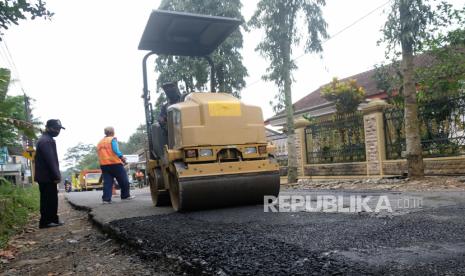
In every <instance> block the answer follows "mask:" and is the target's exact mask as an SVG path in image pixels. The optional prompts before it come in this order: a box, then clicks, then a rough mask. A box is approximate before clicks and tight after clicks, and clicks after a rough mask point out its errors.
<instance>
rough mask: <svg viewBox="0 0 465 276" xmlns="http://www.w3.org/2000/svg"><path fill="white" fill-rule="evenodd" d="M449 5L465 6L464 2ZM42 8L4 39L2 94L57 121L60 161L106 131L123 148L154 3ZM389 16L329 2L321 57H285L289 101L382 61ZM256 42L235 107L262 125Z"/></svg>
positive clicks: (369, 3)
mask: <svg viewBox="0 0 465 276" xmlns="http://www.w3.org/2000/svg"><path fill="white" fill-rule="evenodd" d="M450 2H452V3H454V4H456V5H461V6H463V5H464V4H465V0H453V1H450ZM46 3H47V6H48V8H49V10H51V11H52V12H54V13H55V15H54V16H53V18H52V19H51V20H43V19H36V20H32V21H21V22H20V24H19V25H14V26H11V27H10V29H8V30H6V31H5V32H4V36H3V39H4V41H3V42H0V66H2V67H7V68H11V67H12V66H13V64H14V65H15V68H14V70H13V78H14V79H19V80H20V81H16V82H14V84H13V85H11V87H10V92H9V95H18V94H22V92H21V91H22V89H24V91H25V92H26V94H27V95H28V96H29V97H32V98H33V99H34V100H35V101H34V102H33V103H32V106H33V114H34V116H35V117H37V118H39V119H40V120H41V121H42V122H44V123H45V121H46V120H48V119H51V118H58V119H60V120H61V122H62V124H63V125H64V126H65V127H66V130H63V131H62V132H61V134H60V136H58V137H57V138H56V140H57V147H58V154H59V157H60V159H62V158H63V157H64V155H65V153H66V150H67V149H68V148H70V147H73V146H75V145H77V144H78V143H79V142H82V143H85V144H97V143H98V141H99V140H100V139H101V138H102V137H103V136H104V135H103V129H104V127H106V126H113V127H115V130H116V136H117V137H118V140H120V141H127V140H128V138H129V136H130V135H131V134H132V133H134V132H135V130H136V128H137V127H138V126H139V125H140V124H142V123H144V122H145V117H144V108H143V102H142V98H141V95H142V57H143V56H144V55H145V54H146V52H144V51H139V50H137V46H138V43H139V40H140V37H141V35H142V32H143V30H144V27H145V24H146V22H147V20H148V17H149V14H150V12H151V10H153V9H156V8H157V7H158V6H159V4H160V1H154V0H137V1H123V0H98V1H96V0H66V1H64V0H47V1H46ZM242 3H243V8H242V13H243V15H244V17H245V19H246V20H248V19H250V17H251V16H252V14H253V13H254V12H255V10H256V5H257V3H258V0H247V1H242ZM385 4H386V5H385ZM383 5H384V6H383ZM378 7H381V8H380V9H377V10H376V11H375V12H373V13H371V14H369V13H370V12H371V11H373V10H375V9H376V8H378ZM388 7H389V3H388V1H386V0H350V1H348V0H344V1H343V0H328V1H327V5H326V7H324V9H323V13H324V14H323V15H324V17H325V19H326V21H327V23H328V33H329V34H330V35H331V36H333V35H334V34H337V35H335V36H333V37H332V38H331V39H330V40H328V41H327V42H325V43H324V44H323V49H324V52H323V53H322V54H321V55H320V54H306V55H302V54H304V51H303V47H296V48H295V49H294V50H293V57H294V58H296V57H299V58H298V59H296V63H297V66H298V69H297V70H295V71H294V72H293V77H294V80H295V82H294V83H293V85H292V98H293V102H296V101H297V100H299V99H300V98H302V97H304V96H305V95H307V94H308V93H310V92H312V91H313V90H315V89H316V88H318V87H319V86H321V85H324V84H326V83H328V82H329V81H330V80H331V79H332V78H333V77H338V78H344V77H348V76H351V75H354V74H357V73H360V72H363V71H366V70H369V69H371V68H373V66H374V65H375V64H379V63H381V62H383V61H384V60H385V58H384V47H382V46H377V43H376V42H377V41H378V40H379V39H380V38H381V33H380V29H381V28H382V27H383V24H384V22H385V20H386V14H385V13H384V12H383V10H385V9H387V8H388ZM368 14H369V15H368ZM354 22H357V23H356V24H353V23H354ZM302 31H305V29H304V28H302ZM263 37H264V33H263V32H262V31H260V30H252V31H251V32H248V33H247V32H246V33H244V48H243V50H242V55H243V62H244V65H245V67H246V68H247V69H248V73H249V77H247V79H246V82H247V87H246V88H245V89H244V90H242V100H243V101H244V102H246V103H248V104H254V105H258V106H260V107H261V108H262V110H263V116H264V119H266V118H269V117H271V116H273V110H272V106H271V105H270V104H269V102H270V100H271V99H272V98H273V95H274V94H275V93H277V88H276V86H275V85H274V84H273V83H270V82H264V81H262V80H261V76H262V75H263V74H265V72H266V68H267V67H268V64H269V63H268V61H267V60H265V59H264V58H263V57H261V56H260V54H259V53H258V52H256V51H255V47H256V46H257V45H258V43H259V42H260V41H261V40H262V39H263ZM149 64H150V62H149ZM152 64H153V63H152ZM151 68H152V69H150V66H149V89H150V90H151V91H152V98H156V97H157V95H156V94H155V93H154V92H155V84H156V74H155V73H153V72H152V71H153V66H152V67H151ZM21 88H22V89H21ZM125 154H130V153H125Z"/></svg>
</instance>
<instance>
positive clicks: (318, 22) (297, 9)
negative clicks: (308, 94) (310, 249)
mask: <svg viewBox="0 0 465 276" xmlns="http://www.w3.org/2000/svg"><path fill="white" fill-rule="evenodd" d="M325 4H326V2H325V1H324V0H307V1H304V0H261V1H259V3H258V5H257V10H256V12H255V13H254V15H253V16H252V19H251V20H250V22H249V24H250V26H252V27H254V28H261V29H264V30H265V31H266V34H265V38H264V40H263V41H262V42H260V44H259V45H258V46H257V50H259V51H260V53H261V54H262V55H263V56H264V57H266V58H267V59H268V60H269V61H270V66H269V67H268V68H267V74H266V75H265V76H264V77H263V78H264V79H265V80H268V81H274V83H275V84H276V85H277V86H278V88H279V93H278V95H277V99H278V101H279V103H278V108H279V109H282V108H283V107H284V109H285V112H286V119H287V124H286V125H287V135H288V138H287V139H288V140H287V146H288V181H289V182H290V183H292V182H296V181H297V159H296V145H295V131H294V118H293V114H294V110H293V107H292V93H291V85H292V81H293V80H292V74H291V72H292V70H295V69H296V68H297V66H296V64H295V63H294V61H293V60H292V59H291V55H292V46H293V45H296V44H299V42H300V38H301V34H300V33H299V32H298V30H300V29H301V25H300V24H298V23H297V20H298V18H299V15H300V14H303V16H302V18H303V19H304V20H305V23H306V34H307V41H306V44H305V51H306V52H321V51H322V50H323V49H322V40H323V39H325V38H327V37H328V34H327V32H326V27H327V24H326V21H325V20H324V19H323V14H322V10H321V7H322V6H324V5H325ZM282 102H284V105H283V104H282Z"/></svg>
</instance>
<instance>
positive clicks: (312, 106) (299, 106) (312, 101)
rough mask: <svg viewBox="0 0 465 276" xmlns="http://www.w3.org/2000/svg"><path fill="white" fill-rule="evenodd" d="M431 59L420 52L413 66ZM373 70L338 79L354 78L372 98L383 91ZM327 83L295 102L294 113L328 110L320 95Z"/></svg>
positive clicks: (423, 64) (329, 103) (267, 121)
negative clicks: (378, 85)
mask: <svg viewBox="0 0 465 276" xmlns="http://www.w3.org/2000/svg"><path fill="white" fill-rule="evenodd" d="M432 59H433V57H432V56H431V55H427V54H421V55H418V56H416V57H415V58H414V64H415V66H425V65H427V64H430V63H431V62H432ZM388 66H390V65H388ZM375 72H376V69H371V70H368V71H365V72H362V73H358V74H356V75H352V76H350V77H346V78H343V79H341V80H340V81H348V80H351V79H355V80H356V81H357V84H358V85H360V86H361V87H363V88H364V89H365V96H366V98H373V97H376V96H377V95H381V94H383V93H385V92H384V91H382V90H380V89H378V88H377V84H376V80H375V79H374V75H375ZM328 84H329V83H326V84H324V85H322V86H320V87H319V88H318V89H316V90H314V91H312V92H310V93H309V94H308V95H307V96H305V97H303V98H301V99H300V100H298V101H297V102H295V103H294V105H293V107H294V114H301V113H304V112H305V111H309V110H318V109H322V110H323V109H325V112H326V113H327V112H328V110H330V109H328V106H332V105H333V104H332V103H331V102H328V101H327V100H326V99H324V98H323V97H322V96H321V94H320V92H321V90H322V89H323V87H325V86H327V85H328ZM283 116H284V111H281V112H279V113H278V114H276V115H274V116H273V117H271V118H269V119H267V120H266V121H265V123H270V122H271V121H273V120H276V119H279V118H281V117H283Z"/></svg>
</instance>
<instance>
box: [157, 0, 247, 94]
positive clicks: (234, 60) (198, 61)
mask: <svg viewBox="0 0 465 276" xmlns="http://www.w3.org/2000/svg"><path fill="white" fill-rule="evenodd" d="M241 7H242V5H241V2H240V1H239V0H231V1H221V0H205V1H201V2H199V1H195V0H164V1H162V3H161V4H160V9H163V10H172V11H181V12H190V13H197V14H205V15H214V16H225V17H232V18H238V19H241V20H244V19H243V17H242V14H241V11H240V10H241ZM242 44H243V38H242V33H241V31H240V29H238V30H236V31H234V32H233V33H232V34H231V35H230V36H229V37H228V38H227V39H226V40H225V41H224V42H223V43H222V44H221V45H220V46H219V47H218V49H216V50H215V51H214V52H213V53H212V55H211V57H212V59H213V62H214V64H215V79H216V90H217V91H220V92H226V93H232V94H234V95H235V96H240V91H241V89H242V88H244V87H245V80H244V78H245V77H246V76H247V69H246V68H245V67H244V65H243V64H242V55H241V53H240V49H241V48H242ZM155 70H156V71H157V72H159V77H158V80H157V85H158V87H159V88H160V87H161V85H162V84H163V83H165V82H172V81H179V85H180V88H181V90H185V91H186V92H193V91H199V90H204V89H206V88H207V84H208V79H209V73H210V66H209V65H208V63H207V62H206V61H205V60H204V59H203V58H192V57H181V56H159V57H158V58H157V60H156V67H155Z"/></svg>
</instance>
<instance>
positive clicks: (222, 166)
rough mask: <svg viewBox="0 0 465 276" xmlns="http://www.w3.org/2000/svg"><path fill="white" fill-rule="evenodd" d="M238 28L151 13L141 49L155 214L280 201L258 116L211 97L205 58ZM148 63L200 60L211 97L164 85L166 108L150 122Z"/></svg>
mask: <svg viewBox="0 0 465 276" xmlns="http://www.w3.org/2000/svg"><path fill="white" fill-rule="evenodd" d="M240 24H241V21H240V20H238V19H234V18H226V17H217V16H206V15H198V14H190V13H181V12H173V11H165V10H154V11H152V13H151V14H150V17H149V20H148V22H147V25H146V27H145V30H144V32H143V35H142V38H141V40H140V43H139V50H145V51H149V52H148V53H147V54H146V55H145V56H144V58H143V62H142V67H143V82H144V88H143V89H144V90H143V96H142V98H143V99H144V107H145V116H146V124H147V135H148V144H149V145H148V146H149V150H148V156H147V164H146V172H147V173H148V178H149V183H150V192H151V196H152V201H153V203H154V205H155V206H169V205H171V206H172V207H173V208H174V209H175V210H176V211H191V210H199V209H212V208H220V207H226V206H237V205H251V204H263V200H264V196H266V195H270V196H277V195H278V194H279V187H280V182H279V180H280V178H279V165H278V163H277V162H276V160H275V158H274V151H275V148H274V146H273V145H270V144H268V143H267V140H266V136H265V127H264V123H263V115H262V111H261V109H260V108H259V107H257V106H253V105H249V104H246V103H244V102H242V101H240V100H239V99H237V98H235V97H234V96H232V95H231V94H229V93H219V92H216V91H215V76H214V64H213V61H212V59H211V58H210V56H209V55H210V54H211V53H212V52H213V51H214V50H215V49H216V48H217V47H218V46H219V45H220V44H221V43H222V42H223V41H224V40H225V39H226V38H227V37H228V36H229V35H230V34H231V33H232V32H233V31H234V30H235V29H236V28H237V27H238V26H239V25H240ZM151 55H173V56H189V57H193V58H206V60H207V61H208V63H209V64H210V67H211V72H210V92H197V93H189V94H181V93H180V92H179V89H178V87H177V85H176V83H175V82H173V83H167V84H164V85H163V91H164V93H165V95H166V98H167V99H168V103H167V104H165V105H164V106H163V108H162V112H161V113H162V114H161V115H160V116H159V117H158V118H154V115H153V110H152V105H151V102H150V93H149V90H148V84H147V83H148V80H147V60H148V58H149V57H150V56H151Z"/></svg>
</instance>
